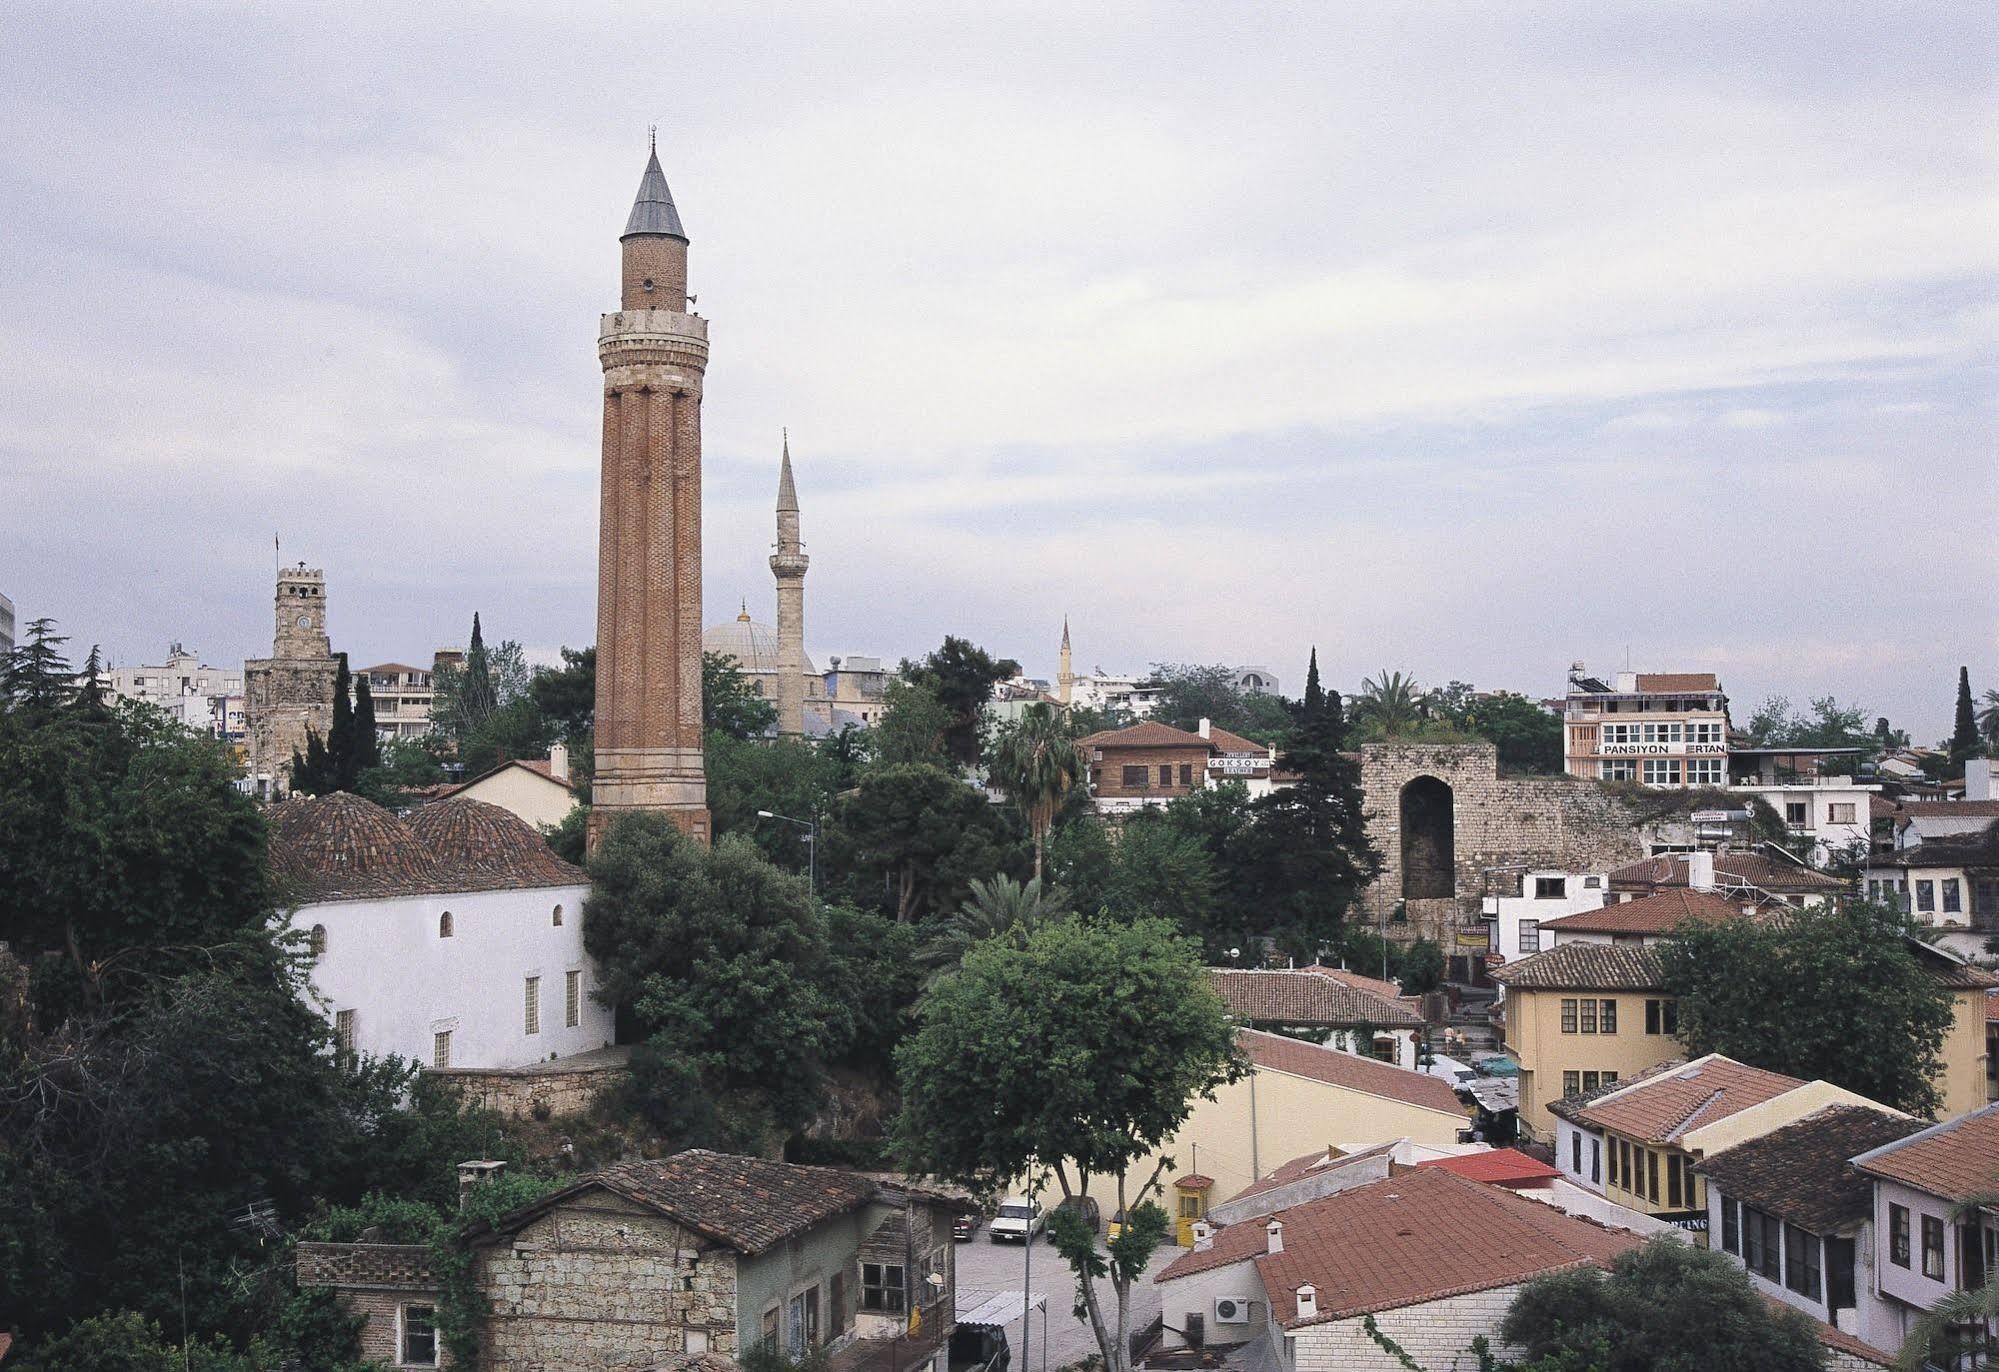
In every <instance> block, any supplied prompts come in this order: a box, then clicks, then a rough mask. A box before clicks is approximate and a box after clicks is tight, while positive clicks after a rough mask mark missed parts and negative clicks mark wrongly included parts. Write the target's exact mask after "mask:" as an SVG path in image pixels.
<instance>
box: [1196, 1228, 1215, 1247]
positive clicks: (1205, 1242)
mask: <svg viewBox="0 0 1999 1372" xmlns="http://www.w3.org/2000/svg"><path fill="white" fill-rule="evenodd" d="M1214 1246H1215V1227H1214V1226H1213V1225H1212V1224H1209V1223H1208V1222H1207V1221H1206V1220H1195V1221H1194V1251H1195V1252H1196V1253H1205V1252H1207V1251H1208V1250H1209V1249H1210V1248H1213V1247H1214Z"/></svg>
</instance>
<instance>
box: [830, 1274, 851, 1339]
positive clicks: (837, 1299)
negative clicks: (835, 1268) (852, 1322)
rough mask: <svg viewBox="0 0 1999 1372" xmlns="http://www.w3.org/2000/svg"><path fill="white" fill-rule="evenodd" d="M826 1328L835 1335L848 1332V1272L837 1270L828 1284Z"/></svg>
mask: <svg viewBox="0 0 1999 1372" xmlns="http://www.w3.org/2000/svg"><path fill="white" fill-rule="evenodd" d="M826 1328H827V1332H829V1333H831V1334H832V1335H834V1336H835V1337H838V1336H839V1335H841V1334H844V1333H846V1332H847V1274H846V1273H845V1272H835V1273H834V1274H833V1277H832V1280H831V1281H829V1282H828V1283H827V1284H826Z"/></svg>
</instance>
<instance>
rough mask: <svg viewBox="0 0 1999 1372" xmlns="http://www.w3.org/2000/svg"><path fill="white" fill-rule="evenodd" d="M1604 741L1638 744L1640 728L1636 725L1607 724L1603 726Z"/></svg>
mask: <svg viewBox="0 0 1999 1372" xmlns="http://www.w3.org/2000/svg"><path fill="white" fill-rule="evenodd" d="M1603 741H1604V742H1605V743H1636V742H1637V741H1638V726H1637V725H1636V724H1606V725H1604V726H1603Z"/></svg>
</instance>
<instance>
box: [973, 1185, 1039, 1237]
mask: <svg viewBox="0 0 1999 1372" xmlns="http://www.w3.org/2000/svg"><path fill="white" fill-rule="evenodd" d="M1047 1218H1048V1217H1047V1216H1046V1215H1044V1214H1042V1213H1041V1207H1040V1206H1038V1205H1036V1204H1035V1203H1034V1202H1033V1201H1031V1200H1029V1199H1028V1198H1027V1197H1025V1196H1008V1197H1007V1198H1006V1199H1005V1200H1003V1201H1001V1202H1000V1206H999V1211H998V1213H997V1214H995V1215H994V1216H993V1222H992V1223H991V1224H990V1225H988V1226H987V1227H986V1233H988V1234H989V1235H991V1236H992V1241H993V1242H994V1243H1026V1242H1027V1241H1028V1240H1029V1239H1032V1238H1033V1237H1034V1236H1035V1235H1036V1234H1038V1233H1040V1232H1041V1226H1042V1225H1043V1224H1044V1223H1046V1222H1047Z"/></svg>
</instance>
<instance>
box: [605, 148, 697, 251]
mask: <svg viewBox="0 0 1999 1372" xmlns="http://www.w3.org/2000/svg"><path fill="white" fill-rule="evenodd" d="M641 233H656V234H659V235H661V236H663V237H666V238H678V239H679V240H680V241H681V242H683V243H685V242H686V241H687V230H685V229H683V228H681V227H680V211H679V210H676V209H675V208H674V207H673V192H672V191H670V190H668V189H667V188H666V173H665V172H663V171H661V170H660V169H659V149H658V148H657V147H655V148H654V149H653V152H652V156H651V157H649V158H647V159H646V172H645V175H644V176H643V177H641V178H640V180H639V198H638V199H637V200H634V201H633V202H632V215H631V218H629V219H627V220H626V221H625V231H624V232H623V233H622V234H620V235H619V237H620V238H621V239H623V238H630V237H632V236H633V235H634V234H641Z"/></svg>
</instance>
